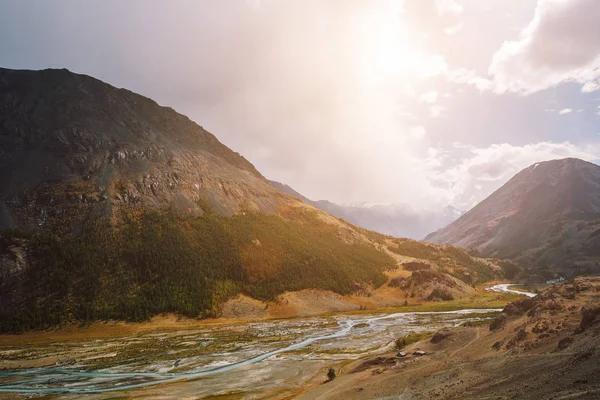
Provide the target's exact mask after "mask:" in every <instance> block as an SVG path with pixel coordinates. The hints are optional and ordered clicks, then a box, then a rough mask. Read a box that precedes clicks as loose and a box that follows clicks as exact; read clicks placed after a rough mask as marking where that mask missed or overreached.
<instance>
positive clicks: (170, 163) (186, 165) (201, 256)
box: [0, 69, 504, 332]
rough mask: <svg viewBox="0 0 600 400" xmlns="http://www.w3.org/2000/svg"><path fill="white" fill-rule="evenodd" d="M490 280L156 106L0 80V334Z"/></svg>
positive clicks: (46, 80) (65, 80)
mask: <svg viewBox="0 0 600 400" xmlns="http://www.w3.org/2000/svg"><path fill="white" fill-rule="evenodd" d="M415 261H421V262H420V263H417V265H416V267H415V266H414V265H412V264H410V263H413V262H415ZM405 265H406V268H412V269H406V268H405ZM502 265H504V264H502ZM413 271H414V272H413ZM413 275H414V276H413ZM501 276H503V271H502V269H501V268H500V267H498V264H497V263H496V262H494V261H492V260H484V259H479V258H476V257H472V256H470V255H469V254H467V253H466V252H464V251H463V250H460V249H456V248H453V247H451V246H436V245H430V244H428V245H424V244H420V243H419V242H414V241H410V240H399V239H393V238H387V237H385V236H384V235H381V234H377V233H375V232H370V231H367V230H365V229H362V228H358V227H356V226H354V225H352V224H350V223H348V222H346V221H343V220H340V219H337V218H334V217H333V216H331V215H330V214H328V213H326V212H325V211H322V210H319V209H317V208H314V207H313V206H311V205H309V204H306V203H304V202H302V201H300V200H298V199H296V198H294V197H291V196H288V195H286V194H284V193H282V192H280V191H278V190H277V189H275V188H273V187H272V186H271V184H269V182H268V181H267V180H266V179H265V178H264V177H263V176H262V174H261V173H260V172H258V171H257V170H256V168H255V167H254V166H253V165H252V164H251V163H250V162H249V161H248V160H246V159H245V158H244V157H242V156H241V155H239V154H238V153H236V152H234V151H232V150H230V149H229V148H227V147H226V146H224V145H223V144H222V143H220V142H219V141H218V140H217V138H216V137H215V136H213V135H212V134H211V133H209V132H207V131H206V130H205V129H203V128H202V127H200V126H198V125H197V124H196V123H194V122H193V121H191V120H190V119H189V118H187V117H185V116H183V115H181V114H178V113H177V112H175V111H174V110H173V109H170V108H168V107H162V106H159V105H158V104H157V103H156V102H154V101H153V100H151V99H148V98H145V97H143V96H140V95H138V94H135V93H132V92H130V91H128V90H125V89H117V88H115V87H112V86H110V85H108V84H106V83H104V82H101V81H99V80H97V79H94V78H91V77H89V76H85V75H79V74H74V73H72V72H69V71H67V70H44V71H17V70H8V69H0V322H1V323H0V332H15V331H16V332H20V331H26V330H31V329H41V328H51V327H54V326H57V325H63V324H70V323H74V322H84V323H85V322H89V321H95V320H108V319H113V320H128V321H140V320H145V319H148V318H150V317H152V316H154V315H157V314H161V313H176V314H179V315H182V316H187V317H215V316H219V315H222V312H223V308H224V307H225V305H226V304H227V303H229V302H231V301H233V300H235V299H237V300H239V301H242V302H243V299H244V297H243V296H247V297H251V298H253V299H258V300H261V301H264V302H271V304H280V303H281V296H283V295H284V294H287V295H288V297H287V299H289V296H290V293H296V295H295V296H296V298H305V297H307V296H308V297H310V298H311V299H312V300H314V299H315V298H319V299H323V302H324V304H325V305H323V304H321V305H320V306H319V307H320V308H319V309H320V310H323V312H325V311H334V310H337V309H339V308H336V307H337V306H336V305H335V304H333V305H331V304H329V305H328V303H327V301H329V300H327V299H331V298H336V299H337V298H341V297H342V296H346V297H345V300H344V301H343V302H342V301H338V302H337V303H340V302H342V303H343V304H344V307H346V308H345V309H358V308H359V307H363V306H365V305H364V304H367V303H368V304H371V305H372V306H373V307H377V306H380V305H399V304H402V302H404V301H406V300H405V299H406V298H407V297H408V295H409V294H410V295H412V296H413V297H412V298H411V299H419V301H423V300H427V299H430V300H434V299H438V298H445V299H447V298H452V297H453V298H457V297H461V296H465V295H469V294H471V293H472V292H473V288H472V285H475V284H477V283H479V282H482V281H485V280H490V279H495V278H498V277H501ZM399 277H402V280H401V281H399V280H397V279H396V280H394V279H395V278H399ZM308 289H310V290H313V291H314V290H316V291H319V293H325V295H323V296H321V297H319V296H316V295H315V294H314V292H312V291H309V292H305V291H306V290H308ZM298 293H300V294H298ZM302 296H304V297H302ZM367 296H368V297H370V300H368V301H366V300H364V299H365V298H366V297H367ZM240 299H242V300H240ZM411 301H416V300H411ZM313 302H314V301H313ZM334 303H336V302H334ZM337 303H336V304H337ZM229 308H231V307H229ZM238 308H239V307H238ZM305 308H307V307H305V306H304V307H302V308H301V309H302V310H303V312H304V311H305V310H304V309H305ZM260 311H263V309H261V310H260ZM309 311H310V310H309ZM292 315H293V314H292ZM240 317H245V316H244V315H241V316H240Z"/></svg>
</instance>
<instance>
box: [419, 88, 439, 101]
mask: <svg viewBox="0 0 600 400" xmlns="http://www.w3.org/2000/svg"><path fill="white" fill-rule="evenodd" d="M437 98H438V92H436V91H435V90H431V91H429V92H427V93H423V94H422V95H421V96H420V97H419V102H420V103H435V102H436V101H437Z"/></svg>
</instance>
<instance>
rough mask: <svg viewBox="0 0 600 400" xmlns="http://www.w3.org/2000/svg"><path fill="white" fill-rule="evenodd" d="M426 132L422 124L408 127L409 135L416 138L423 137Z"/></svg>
mask: <svg viewBox="0 0 600 400" xmlns="http://www.w3.org/2000/svg"><path fill="white" fill-rule="evenodd" d="M426 134H427V132H426V131H425V128H424V127H422V126H413V127H412V128H410V135H411V136H412V137H414V138H415V139H417V140H420V139H423V138H424V137H425V135H426Z"/></svg>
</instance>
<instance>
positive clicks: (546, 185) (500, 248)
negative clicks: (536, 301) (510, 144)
mask: <svg viewBox="0 0 600 400" xmlns="http://www.w3.org/2000/svg"><path fill="white" fill-rule="evenodd" d="M425 240H426V241H430V242H434V243H449V244H453V245H455V246H460V247H466V248H471V249H475V250H477V251H479V252H480V253H481V254H483V255H485V256H493V257H501V258H511V259H515V260H518V261H520V262H522V263H523V264H524V265H526V266H530V267H534V268H536V269H541V270H542V271H544V270H546V269H547V270H548V271H550V272H558V273H560V274H564V275H567V276H568V275H571V274H573V273H578V274H581V273H598V272H600V266H599V263H600V166H598V165H596V164H593V163H590V162H586V161H583V160H579V159H574V158H566V159H562V160H554V161H547V162H540V163H536V164H534V165H532V166H530V167H528V168H525V169H524V170H522V171H521V172H519V173H518V174H517V175H515V176H514V177H513V178H512V179H511V180H510V181H508V182H507V183H506V184H505V185H504V186H502V187H501V188H500V189H498V190H497V191H496V192H494V193H493V194H492V195H490V196H489V197H488V198H486V199H485V200H483V201H482V202H481V203H479V204H478V205H477V206H475V207H474V208H473V209H471V210H470V211H468V212H467V213H465V214H464V215H463V216H462V217H460V218H459V219H457V220H456V221H454V222H453V223H451V224H449V225H448V226H446V227H445V228H443V229H440V230H438V231H436V232H433V233H431V234H430V235H428V236H427V237H426V238H425Z"/></svg>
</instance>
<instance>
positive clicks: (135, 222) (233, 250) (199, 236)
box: [0, 211, 395, 333]
mask: <svg viewBox="0 0 600 400" xmlns="http://www.w3.org/2000/svg"><path fill="white" fill-rule="evenodd" d="M122 220H123V221H122V222H121V223H119V224H118V226H117V227H115V226H112V225H110V224H109V223H108V222H107V221H105V220H92V221H90V222H87V223H86V224H85V225H84V226H83V227H82V228H81V229H80V230H78V231H77V232H76V233H70V234H67V235H64V236H56V235H53V234H49V233H31V232H22V231H4V232H2V233H0V254H3V253H5V252H6V251H7V249H8V247H9V246H11V245H14V244H15V243H19V244H22V243H26V246H25V247H26V248H27V264H28V266H27V268H25V269H24V270H23V271H22V272H21V273H18V274H4V275H2V276H0V304H2V308H1V309H0V321H2V324H1V327H0V332H3V333H7V332H22V331H28V330H33V329H46V328H51V327H56V326H60V325H63V324H66V323H72V322H81V323H87V322H91V321H96V320H110V319H116V320H127V321H142V320H146V319H148V318H150V317H151V316H153V315H157V314H160V313H165V312H169V313H177V314H179V315H182V316H186V317H200V318H206V317H213V316H217V315H218V313H219V309H220V305H221V304H222V303H223V302H224V301H225V300H226V299H228V298H230V297H232V296H234V295H236V294H238V293H244V294H247V295H249V296H252V297H254V298H258V299H262V300H275V299H276V297H277V296H278V295H279V294H281V293H283V292H285V291H291V290H301V289H306V288H317V289H326V290H332V291H335V292H337V293H341V294H348V293H352V292H353V291H355V290H356V289H357V284H364V283H368V284H372V285H373V286H374V287H378V286H381V285H382V284H383V283H385V281H386V277H385V275H384V274H383V271H385V270H386V269H389V268H393V267H395V263H394V260H393V259H392V258H391V257H389V256H388V255H386V254H385V253H384V252H382V251H379V250H377V249H375V248H374V247H372V246H367V245H364V244H348V243H345V242H344V241H343V240H341V238H340V237H339V235H338V231H337V230H338V228H337V227H336V226H332V225H328V224H326V223H325V222H323V221H321V220H320V219H319V218H318V217H317V215H316V214H315V213H312V212H299V213H297V214H296V215H294V217H293V218H285V219H284V218H282V217H280V216H276V215H265V214H259V213H244V214H243V215H236V216H233V217H231V218H226V217H221V216H218V215H215V214H212V213H208V214H205V215H203V216H201V217H178V216H175V215H173V214H171V213H168V212H157V211H144V212H141V211H138V212H129V213H127V214H126V215H124V216H123V218H122Z"/></svg>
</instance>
